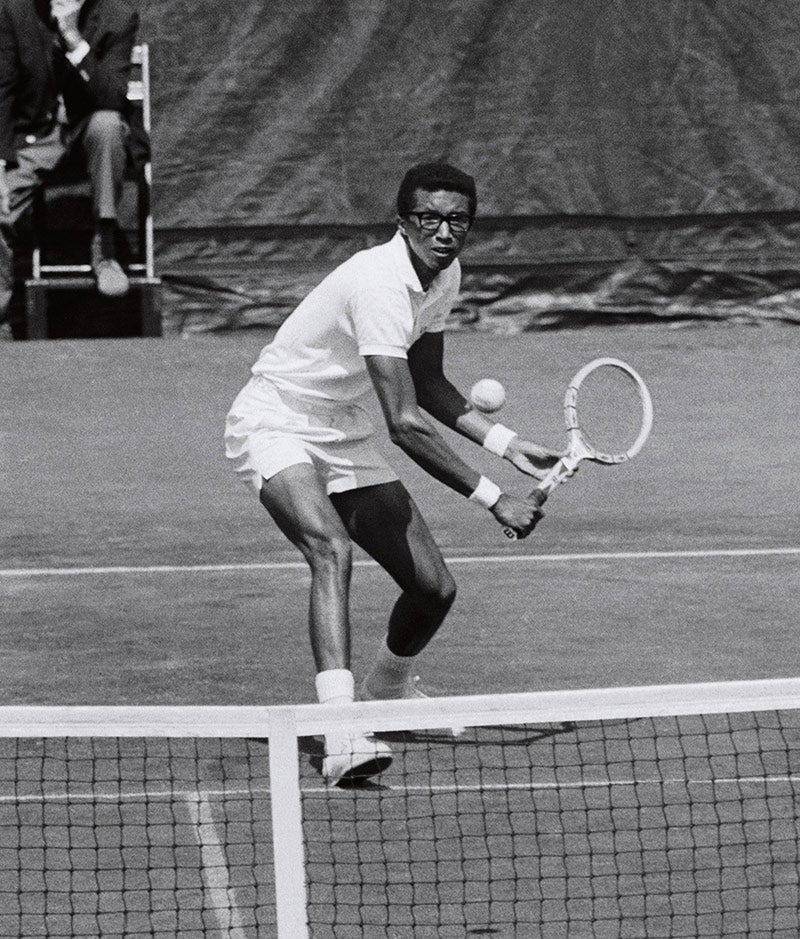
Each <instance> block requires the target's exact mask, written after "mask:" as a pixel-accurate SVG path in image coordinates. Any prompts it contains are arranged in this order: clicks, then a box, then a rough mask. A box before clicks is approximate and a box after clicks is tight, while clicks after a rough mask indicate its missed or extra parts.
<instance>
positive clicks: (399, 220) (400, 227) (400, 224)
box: [395, 215, 408, 238]
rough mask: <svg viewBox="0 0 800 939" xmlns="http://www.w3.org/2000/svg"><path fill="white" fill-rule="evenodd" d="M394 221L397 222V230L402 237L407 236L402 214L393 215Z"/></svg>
mask: <svg viewBox="0 0 800 939" xmlns="http://www.w3.org/2000/svg"><path fill="white" fill-rule="evenodd" d="M395 221H396V222H397V230H398V231H399V232H400V234H401V235H402V236H403V237H404V238H407V237H408V232H407V231H406V222H407V220H406V219H404V218H403V216H402V215H398V216H396V217H395Z"/></svg>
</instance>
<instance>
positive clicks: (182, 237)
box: [139, 0, 800, 332]
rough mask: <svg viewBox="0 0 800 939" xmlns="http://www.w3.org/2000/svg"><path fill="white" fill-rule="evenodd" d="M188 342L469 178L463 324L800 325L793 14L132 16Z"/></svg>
mask: <svg viewBox="0 0 800 939" xmlns="http://www.w3.org/2000/svg"><path fill="white" fill-rule="evenodd" d="M139 9H140V11H141V15H142V27H141V38H142V39H145V40H147V41H148V42H150V43H151V46H152V51H151V56H152V78H153V92H152V97H153V114H154V131H153V140H154V167H155V222H156V230H157V244H158V266H159V272H160V273H161V274H162V275H163V276H164V277H165V281H166V291H165V313H166V315H167V320H168V328H172V329H174V330H206V329H233V328H240V327H243V326H249V325H270V324H277V323H279V322H280V321H281V320H282V319H283V317H285V315H286V314H287V313H288V312H289V311H290V310H291V309H292V307H293V306H294V304H295V303H296V302H297V301H298V300H299V299H300V298H301V297H302V296H303V294H304V293H305V292H306V291H307V290H308V289H309V288H310V287H311V286H313V285H314V284H315V283H317V282H318V281H319V280H320V279H321V278H322V277H323V276H324V275H325V273H327V272H328V271H329V270H330V269H331V268H332V267H334V266H335V265H336V264H337V263H338V262H340V261H341V260H343V259H344V258H346V257H347V256H348V255H349V254H350V253H352V252H353V251H354V250H357V249H358V248H360V247H365V246H368V245H371V244H374V243H376V242H378V241H381V240H383V239H385V238H386V237H387V236H389V235H390V234H391V231H392V220H393V215H394V197H395V193H396V189H397V185H398V182H399V180H400V178H401V176H402V174H403V172H404V171H405V169H406V168H407V167H408V166H409V165H410V164H412V163H415V162H419V161H421V160H429V159H439V158H442V159H447V160H449V161H451V162H454V163H456V164H457V165H459V166H461V167H462V168H464V169H466V170H467V171H469V172H471V173H472V174H473V175H474V176H475V177H476V179H477V181H478V185H479V195H480V206H479V212H480V222H479V224H478V226H477V227H476V229H475V231H474V233H473V235H472V238H471V242H470V246H469V248H468V250H467V251H466V252H465V254H464V256H463V262H464V268H465V282H464V293H463V297H462V306H461V307H460V308H459V310H458V311H456V314H455V315H454V317H453V325H454V326H463V327H471V328H482V329H497V330H500V331H503V332H513V331H518V330H522V329H529V328H543V327H552V326H558V325H563V324H574V325H578V324H581V323H586V322H594V321H608V322H613V321H616V320H624V321H632V320H649V319H653V318H663V319H669V320H672V321H674V322H680V321H682V320H687V319H688V320H696V319H697V318H705V319H709V318H711V319H730V318H734V319H743V318H744V319H777V320H783V321H786V320H788V321H800V313H798V309H800V307H799V306H798V297H800V293H798V291H800V276H799V275H798V273H797V271H796V267H797V264H796V260H797V256H798V245H799V244H800V198H799V195H798V189H800V173H798V167H799V166H800V57H798V55H797V49H798V48H800V8H798V5H797V3H796V0H769V2H768V3H765V2H764V0H725V2H724V3H723V2H713V0H657V2H656V0H623V2H620V0H450V2H438V3H431V2H427V0H270V2H267V0H222V2H220V0H213V2H212V0H140V2H139Z"/></svg>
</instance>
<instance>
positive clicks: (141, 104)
mask: <svg viewBox="0 0 800 939" xmlns="http://www.w3.org/2000/svg"><path fill="white" fill-rule="evenodd" d="M131 65H132V72H131V77H130V79H129V81H128V92H127V97H128V101H129V102H130V103H131V104H132V105H133V107H135V108H138V109H139V110H140V114H141V120H142V126H143V127H144V129H145V131H147V134H148V136H149V134H150V126H151V115H150V49H149V46H148V44H147V43H139V44H137V45H135V46H134V48H133V52H132V55H131ZM126 178H127V179H128V180H130V181H132V182H134V183H135V184H136V189H137V192H136V229H137V238H136V246H135V250H131V252H130V254H131V256H130V258H129V259H128V260H127V263H125V264H123V266H124V267H125V269H126V272H127V274H128V279H129V282H130V291H129V294H130V295H131V296H132V297H133V299H134V302H135V303H136V304H137V307H138V316H139V324H140V330H141V335H142V336H160V335H161V309H160V286H161V279H160V278H159V277H157V276H156V273H155V258H154V240H153V215H152V207H151V203H152V198H151V197H152V186H153V169H152V163H151V161H150V159H149V158H148V159H147V161H146V162H145V163H144V165H143V166H142V167H141V169H136V170H133V169H131V170H129V172H128V173H127V174H126ZM48 186H51V187H56V186H57V187H58V188H59V189H60V190H61V191H62V192H68V193H71V192H76V193H78V194H80V193H81V192H82V191H83V192H85V188H86V178H85V177H83V178H81V179H76V178H74V177H69V178H67V179H60V178H59V177H58V172H56V174H55V175H54V177H53V178H52V179H50V180H48V181H47V184H46V185H45V186H42V187H41V188H40V189H39V191H38V192H37V194H36V196H35V199H34V202H33V212H32V238H33V247H32V251H31V276H30V277H29V278H28V279H27V280H26V281H25V320H26V325H27V335H28V339H47V338H48V335H49V332H48V295H49V293H50V291H52V290H62V291H66V290H73V291H74V290H92V291H94V290H95V287H96V284H95V279H94V276H93V273H92V266H91V264H90V263H88V261H86V262H85V263H66V262H65V261H64V259H63V258H62V262H61V263H58V262H57V261H56V260H51V259H50V258H49V257H46V255H49V254H55V253H56V252H55V251H54V250H53V249H52V246H50V245H48V243H47V242H48V238H47V233H48V224H47V187H48ZM127 247H128V248H129V249H130V246H129V245H127ZM87 250H88V248H87ZM104 299H106V298H104ZM127 300H128V298H127V297H123V298H118V299H113V300H110V301H109V300H107V299H106V302H107V303H111V304H120V303H124V302H126V301H127Z"/></svg>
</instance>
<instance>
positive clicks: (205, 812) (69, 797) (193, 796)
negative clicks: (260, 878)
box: [0, 773, 800, 867]
mask: <svg viewBox="0 0 800 939" xmlns="http://www.w3.org/2000/svg"><path fill="white" fill-rule="evenodd" d="M776 783H792V784H795V783H800V776H798V775H795V774H791V773H790V774H788V775H785V776H774V775H773V776H716V777H713V778H709V779H692V778H687V777H684V776H667V777H663V776H662V777H658V776H657V777H655V778H654V779H596V780H592V779H579V780H576V781H575V782H521V783H509V782H503V783H472V784H470V783H452V784H449V785H433V784H432V785H427V786H413V785H411V786H404V785H402V784H395V785H392V784H390V783H383V782H382V783H380V792H381V793H382V794H383V795H386V794H387V793H389V794H391V793H393V792H402V793H415V794H424V793H426V792H431V793H459V792H520V791H522V792H539V791H542V790H547V791H551V790H552V791H557V790H560V789H565V790H569V789H573V790H574V789H612V788H614V787H615V786H633V787H635V786H729V785H750V786H752V785H760V786H765V785H766V786H769V785H775V784H776ZM352 791H353V790H351V789H340V788H338V787H336V786H325V785H319V786H301V787H300V794H301V795H304V796H313V795H331V794H332V793H333V794H337V795H338V794H339V793H341V794H342V796H343V797H344V796H346V795H347V794H348V793H352ZM375 792H376V793H377V792H378V790H377V789H376V790H375ZM269 795H270V789H269V788H266V787H258V788H252V789H226V790H222V789H220V790H214V791H211V790H209V791H207V792H204V793H203V794H202V795H201V798H200V800H199V807H198V796H197V792H195V791H193V790H182V789H173V790H164V791H161V792H146V791H143V792H125V793H107V794H106V793H97V792H52V793H46V794H41V793H37V794H36V795H29V796H26V795H19V794H16V793H15V794H12V795H4V796H0V804H6V805H7V804H20V805H22V804H24V803H35V804H37V805H38V804H42V805H43V804H46V803H48V802H69V803H76V802H89V803H91V802H120V803H123V802H126V801H128V800H133V801H134V802H141V801H145V800H147V799H158V798H159V797H160V798H164V799H169V800H171V801H175V800H178V799H181V800H183V801H185V802H186V803H187V805H188V806H189V811H190V813H191V815H192V819H193V821H194V822H195V825H196V826H197V828H198V843H199V844H200V845H201V846H203V845H208V846H209V848H210V850H211V854H210V855H209V857H208V866H209V867H213V866H215V865H216V864H217V863H218V862H219V861H220V859H221V858H223V847H222V844H221V842H220V841H219V838H218V836H217V834H216V829H214V831H213V832H211V831H207V830H206V829H204V828H202V826H204V825H210V826H212V827H213V826H214V821H213V819H212V816H211V804H212V801H211V800H212V799H216V800H217V801H218V802H219V803H220V804H223V805H224V802H225V800H226V799H242V798H247V797H248V796H269ZM204 797H205V798H204ZM201 831H202V837H201V835H200V832H201Z"/></svg>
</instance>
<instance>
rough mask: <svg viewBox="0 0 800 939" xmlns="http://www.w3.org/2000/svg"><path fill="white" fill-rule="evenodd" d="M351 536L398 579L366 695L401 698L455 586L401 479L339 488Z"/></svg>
mask: <svg viewBox="0 0 800 939" xmlns="http://www.w3.org/2000/svg"><path fill="white" fill-rule="evenodd" d="M331 498H332V501H333V503H334V505H335V506H336V509H337V511H338V512H339V514H340V516H341V517H342V521H343V522H344V524H345V526H346V528H347V530H348V532H349V533H350V537H351V538H352V539H353V541H355V542H356V543H357V544H358V545H360V546H361V547H362V548H363V549H364V550H365V551H366V552H367V553H368V554H370V555H371V556H372V557H373V558H374V559H375V560H376V561H377V562H378V563H379V564H380V565H381V567H383V568H384V570H386V571H387V573H388V574H389V575H390V576H391V577H392V578H393V579H394V580H395V582H396V583H397V584H398V586H399V587H400V589H401V590H402V593H401V594H400V597H399V598H398V600H397V602H396V603H395V605H394V609H393V610H392V612H391V615H390V617H389V628H388V632H387V636H386V643H385V647H382V648H381V650H380V652H379V654H378V660H377V662H376V664H375V666H374V667H373V669H372V671H371V672H370V674H369V675H368V676H367V679H366V682H365V691H366V694H367V696H371V697H403V696H404V694H405V693H406V691H407V688H408V683H409V679H410V677H411V671H412V669H413V668H414V665H415V658H414V657H415V656H416V655H417V654H418V653H419V652H421V651H422V650H423V649H424V648H425V646H426V645H427V644H428V642H429V641H430V640H431V638H432V637H433V635H434V634H435V633H436V631H437V630H438V629H439V627H440V626H441V624H442V622H443V621H444V619H445V617H446V616H447V613H448V612H449V610H450V607H451V606H452V604H453V600H454V599H455V594H456V585H455V581H454V580H453V578H452V576H451V574H450V572H449V571H448V569H447V566H446V565H445V562H444V558H443V557H442V554H441V551H440V550H439V547H438V545H437V544H436V542H435V541H434V539H433V535H432V534H431V532H430V529H429V528H428V526H427V524H426V523H425V520H424V519H423V517H422V515H421V513H420V511H419V509H418V508H417V506H416V504H415V503H414V501H413V499H412V498H411V496H410V495H409V494H408V492H407V491H406V489H405V487H404V486H403V484H402V483H400V482H393V483H385V484H383V485H378V486H370V487H368V488H364V489H355V490H351V491H349V492H344V493H337V494H336V495H334V496H332V497H331Z"/></svg>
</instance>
